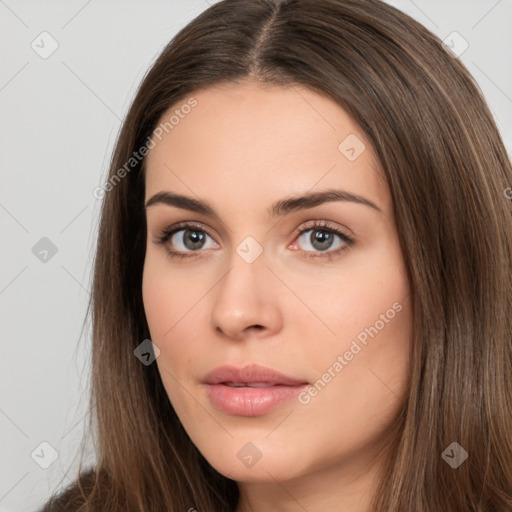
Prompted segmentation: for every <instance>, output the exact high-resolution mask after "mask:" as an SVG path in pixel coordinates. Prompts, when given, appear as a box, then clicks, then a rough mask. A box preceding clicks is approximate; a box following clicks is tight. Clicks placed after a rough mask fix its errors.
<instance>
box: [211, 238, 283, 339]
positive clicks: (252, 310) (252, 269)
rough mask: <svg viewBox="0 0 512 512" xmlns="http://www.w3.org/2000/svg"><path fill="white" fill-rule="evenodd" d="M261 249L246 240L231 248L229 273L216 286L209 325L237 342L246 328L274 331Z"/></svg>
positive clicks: (275, 315) (274, 315) (274, 316)
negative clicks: (263, 328)
mask: <svg viewBox="0 0 512 512" xmlns="http://www.w3.org/2000/svg"><path fill="white" fill-rule="evenodd" d="M267 264H268V260H267V257H266V253H265V251H264V249H263V246H262V245H261V244H260V243H259V242H258V241H257V240H256V239H255V238H254V237H251V236H247V237H245V238H244V239H242V241H241V242H240V243H239V244H238V245H237V246H235V247H234V250H233V252H232V254H231V255H230V258H229V263H228V265H229V270H228V272H227V273H226V274H225V275H224V277H223V278H222V279H221V281H220V283H219V288H218V290H217V293H216V295H215V301H214V304H213V310H212V322H213V324H214V327H215V328H218V329H219V328H220V330H221V331H223V332H224V333H225V334H227V335H229V336H232V337H234V338H239V337H240V336H241V335H242V333H243V331H244V329H246V328H247V327H250V326H255V325H257V326H261V327H265V328H268V329H274V328H276V324H275V322H276V320H277V319H278V318H279V316H280V315H279V314H278V312H277V309H276V308H277V307H278V305H277V303H276V301H275V300H274V299H273V298H272V294H273V293H274V290H273V289H274V287H271V286H270V283H269V278H271V277H272V275H271V272H269V270H268V269H267Z"/></svg>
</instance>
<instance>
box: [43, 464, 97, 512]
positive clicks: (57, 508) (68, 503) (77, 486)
mask: <svg viewBox="0 0 512 512" xmlns="http://www.w3.org/2000/svg"><path fill="white" fill-rule="evenodd" d="M95 478H96V477H95V471H94V469H89V470H87V471H85V472H83V473H82V474H81V475H80V477H79V479H77V480H76V481H75V482H73V483H72V484H70V485H69V486H68V487H65V488H64V489H62V490H60V491H59V492H57V493H55V494H53V495H52V496H50V498H49V499H48V501H47V502H46V503H44V504H43V505H42V507H41V508H39V509H38V510H37V512H78V511H79V510H81V507H82V505H84V503H85V501H86V498H87V496H88V494H89V493H90V492H91V490H92V488H93V487H94V482H95Z"/></svg>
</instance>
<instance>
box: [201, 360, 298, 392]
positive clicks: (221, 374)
mask: <svg viewBox="0 0 512 512" xmlns="http://www.w3.org/2000/svg"><path fill="white" fill-rule="evenodd" d="M204 382H205V384H225V385H227V386H231V387H245V386H247V387H254V388H256V387H268V386H300V385H302V384H307V382H306V381H304V380H298V379H294V378H292V377H288V376H287V375H284V374H282V373H280V372H277V371H276V370H272V369H270V368H266V367H264V366H259V365H257V364H249V365H246V366H244V367H243V368H236V367H234V366H229V365H227V366H221V367H219V368H216V369H215V370H213V371H212V372H210V373H208V374H207V375H206V377H205V378H204Z"/></svg>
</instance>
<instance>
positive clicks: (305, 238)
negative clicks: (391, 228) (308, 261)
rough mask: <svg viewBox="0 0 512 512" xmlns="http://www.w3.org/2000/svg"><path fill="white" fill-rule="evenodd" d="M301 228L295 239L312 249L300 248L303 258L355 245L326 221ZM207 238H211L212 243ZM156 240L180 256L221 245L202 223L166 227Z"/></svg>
mask: <svg viewBox="0 0 512 512" xmlns="http://www.w3.org/2000/svg"><path fill="white" fill-rule="evenodd" d="M301 228H302V229H300V230H298V236H297V238H296V240H297V241H298V242H299V245H300V246H301V247H302V246H306V247H307V246H308V244H309V245H310V247H312V248H313V249H312V250H309V249H305V250H304V249H299V252H301V253H305V254H304V257H306V258H326V259H328V260H330V259H332V258H334V257H336V256H338V255H341V253H342V252H343V251H346V250H347V249H348V248H350V247H351V246H352V245H353V244H354V240H353V239H352V238H351V237H349V236H348V235H346V234H345V233H343V232H342V231H341V230H339V229H338V228H336V227H334V226H332V225H330V224H329V223H328V222H325V221H309V222H307V223H306V224H305V226H302V227H301ZM308 233H309V235H308ZM208 239H210V240H211V243H210V245H209V246H208ZM154 242H155V243H156V244H158V245H164V246H165V249H166V251H167V253H168V254H169V256H171V257H173V258H175V257H178V258H181V259H183V258H190V257H194V256H197V255H198V253H199V252H200V251H201V249H208V248H218V247H219V245H218V244H217V243H216V242H214V241H213V238H212V237H211V235H210V234H208V232H207V231H206V230H205V229H204V228H203V227H202V225H200V224H195V223H192V222H182V223H180V224H176V225H174V226H171V227H170V228H165V229H163V230H162V231H161V232H160V233H159V234H158V235H157V236H156V238H155V240H154ZM169 242H170V243H169ZM290 247H291V248H292V250H294V251H296V250H297V242H294V243H293V244H292V245H291V246H290ZM333 247H334V249H333Z"/></svg>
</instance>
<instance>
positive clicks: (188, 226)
mask: <svg viewBox="0 0 512 512" xmlns="http://www.w3.org/2000/svg"><path fill="white" fill-rule="evenodd" d="M208 238H210V239H212V237H211V236H210V235H209V234H208V233H207V232H206V231H205V230H204V229H203V228H202V227H199V225H196V224H194V223H190V222H189V223H181V224H177V225H175V226H173V227H171V228H166V229H164V230H162V231H161V232H160V233H159V234H158V235H157V237H156V240H155V243H157V244H159V245H160V244H161V245H165V246H166V250H167V252H168V254H169V256H172V257H180V258H186V257H189V256H195V254H193V253H195V252H198V251H199V250H200V249H208V248H211V247H213V248H215V247H218V245H217V244H216V243H215V242H213V244H211V245H210V247H208V245H207V241H208ZM212 240H213V239H212ZM168 242H170V244H168ZM166 244H167V245H166ZM168 245H171V246H172V247H173V248H170V247H169V246H168ZM174 247H176V248H177V250H174ZM187 253H189V254H187Z"/></svg>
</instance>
